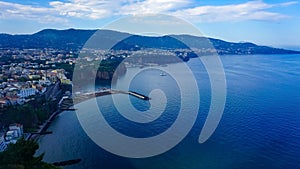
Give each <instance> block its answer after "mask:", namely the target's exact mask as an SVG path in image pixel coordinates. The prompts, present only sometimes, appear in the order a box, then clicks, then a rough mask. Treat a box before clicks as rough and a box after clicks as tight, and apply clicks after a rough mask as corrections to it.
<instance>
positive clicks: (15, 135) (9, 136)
mask: <svg viewBox="0 0 300 169" xmlns="http://www.w3.org/2000/svg"><path fill="white" fill-rule="evenodd" d="M22 136H23V125H21V124H11V125H9V130H8V131H7V132H6V135H5V141H6V144H10V143H13V144H15V143H16V142H17V140H18V139H19V138H20V137H22Z"/></svg>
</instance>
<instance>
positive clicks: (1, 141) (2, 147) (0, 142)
mask: <svg viewBox="0 0 300 169" xmlns="http://www.w3.org/2000/svg"><path fill="white" fill-rule="evenodd" d="M6 148H7V145H6V143H5V140H4V137H3V136H0V152H3V151H4V150H6Z"/></svg>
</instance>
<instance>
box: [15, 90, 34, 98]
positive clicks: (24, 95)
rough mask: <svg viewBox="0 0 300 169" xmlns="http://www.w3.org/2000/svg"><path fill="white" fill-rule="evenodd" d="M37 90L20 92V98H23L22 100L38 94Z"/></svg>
mask: <svg viewBox="0 0 300 169" xmlns="http://www.w3.org/2000/svg"><path fill="white" fill-rule="evenodd" d="M36 92H37V91H36V89H33V88H27V89H22V90H20V92H19V94H18V95H19V96H20V97H22V98H26V97H29V96H33V95H35V94H36Z"/></svg>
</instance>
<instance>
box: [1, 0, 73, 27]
mask: <svg viewBox="0 0 300 169" xmlns="http://www.w3.org/2000/svg"><path fill="white" fill-rule="evenodd" d="M56 13H57V11H55V10H54V9H52V8H43V7H33V6H31V5H22V4H17V3H9V2H3V1H0V19H26V20H35V21H38V22H40V23H67V22H68V21H67V19H65V18H62V17H60V16H58V15H57V14H56Z"/></svg>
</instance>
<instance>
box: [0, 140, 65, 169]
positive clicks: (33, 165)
mask: <svg viewBox="0 0 300 169" xmlns="http://www.w3.org/2000/svg"><path fill="white" fill-rule="evenodd" d="M38 148H39V146H38V144H37V143H36V142H35V141H32V140H28V141H26V140H25V139H24V138H21V139H20V140H18V141H17V143H16V144H10V145H9V146H8V148H7V150H6V151H4V152H2V153H0V169H59V168H58V167H55V166H53V165H51V164H48V163H45V162H43V161H42V160H43V157H44V154H42V155H40V156H37V157H35V156H34V154H35V152H36V150H37V149H38Z"/></svg>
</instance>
